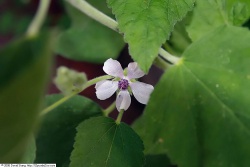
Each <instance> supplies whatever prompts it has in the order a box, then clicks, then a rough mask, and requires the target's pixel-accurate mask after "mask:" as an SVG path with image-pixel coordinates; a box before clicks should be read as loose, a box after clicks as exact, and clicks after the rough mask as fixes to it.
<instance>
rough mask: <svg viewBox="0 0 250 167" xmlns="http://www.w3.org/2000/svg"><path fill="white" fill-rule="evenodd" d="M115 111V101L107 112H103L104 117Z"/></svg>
mask: <svg viewBox="0 0 250 167" xmlns="http://www.w3.org/2000/svg"><path fill="white" fill-rule="evenodd" d="M114 109H115V101H114V102H113V103H112V104H111V105H110V106H109V107H108V108H106V109H105V110H103V114H104V116H106V117H107V116H108V115H109V114H110V113H111V112H112V111H113V110H114Z"/></svg>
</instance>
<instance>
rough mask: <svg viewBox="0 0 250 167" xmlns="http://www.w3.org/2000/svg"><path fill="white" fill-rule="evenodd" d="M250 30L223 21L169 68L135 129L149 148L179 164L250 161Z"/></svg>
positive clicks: (221, 166) (244, 164) (196, 166)
mask: <svg viewBox="0 0 250 167" xmlns="http://www.w3.org/2000/svg"><path fill="white" fill-rule="evenodd" d="M249 40H250V33H249V31H248V30H246V29H242V28H238V27H232V26H222V27H219V28H218V29H216V30H214V31H213V32H211V33H209V34H207V35H206V36H204V37H202V38H201V39H200V40H198V41H197V42H194V43H193V44H191V45H190V47H189V48H188V49H187V50H186V51H185V52H184V56H183V58H182V59H181V61H180V62H179V63H178V64H177V65H175V66H174V67H172V68H171V69H169V70H168V71H166V72H165V74H164V75H163V77H162V78H161V80H160V82H159V83H158V85H157V86H156V87H155V90H154V92H153V94H152V96H151V100H150V102H149V104H148V106H147V107H146V111H145V113H144V115H143V116H142V118H141V119H140V121H139V122H138V123H136V126H135V128H137V127H142V126H143V127H144V130H140V131H139V133H140V135H141V137H142V139H143V141H144V144H145V152H146V153H151V154H156V153H158V154H159V153H167V154H168V155H169V157H170V159H171V162H174V163H176V164H177V165H178V166H179V167H200V166H203V167H211V166H213V167H229V166H241V167H248V166H249V164H250V159H249V157H250V142H249V137H250V123H249V122H250V108H249V101H250V95H249V93H248V91H247V90H248V89H249V87H250V77H249V73H250V69H249V63H250V57H249V54H250V47H249V42H248V41H249Z"/></svg>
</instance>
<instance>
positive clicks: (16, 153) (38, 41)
mask: <svg viewBox="0 0 250 167" xmlns="http://www.w3.org/2000/svg"><path fill="white" fill-rule="evenodd" d="M51 36H52V35H51V34H49V33H41V34H40V35H39V36H37V37H34V38H32V39H30V38H22V39H19V40H17V41H14V42H12V43H10V44H9V45H7V46H6V47H5V48H2V49H1V50H0V111H1V112H0V134H2V135H1V137H0V148H1V149H0V162H2V163H11V162H19V161H20V160H21V158H22V156H23V154H24V152H25V149H26V145H27V142H28V139H29V137H30V136H31V133H32V131H33V130H34V125H35V124H36V121H37V116H38V110H39V109H40V106H41V102H42V97H43V94H44V92H45V87H46V83H47V79H48V73H49V71H50V62H51V61H50V60H51V48H50V47H51V45H52V41H51V38H50V37H51Z"/></svg>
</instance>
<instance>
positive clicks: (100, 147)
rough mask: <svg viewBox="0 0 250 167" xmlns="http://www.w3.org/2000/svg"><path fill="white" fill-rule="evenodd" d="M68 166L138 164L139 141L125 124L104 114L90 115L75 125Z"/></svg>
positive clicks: (138, 166) (137, 166)
mask: <svg viewBox="0 0 250 167" xmlns="http://www.w3.org/2000/svg"><path fill="white" fill-rule="evenodd" d="M70 160H71V163H70V166H71V167H75V166H78V167H90V166H91V167H100V166H103V167H104V166H109V167H118V166H119V167H142V166H143V165H144V155H143V144H142V141H141V140H140V138H139V136H138V135H137V134H136V133H135V132H134V131H133V130H132V129H131V128H130V127H129V126H128V125H126V124H124V123H121V124H119V125H117V124H116V123H115V121H114V120H112V119H111V118H107V117H96V118H91V119H89V120H87V121H84V122H82V123H81V124H80V125H79V126H78V127H77V135H76V138H75V144H74V150H73V152H72V154H71V158H70Z"/></svg>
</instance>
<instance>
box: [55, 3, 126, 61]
mask: <svg viewBox="0 0 250 167" xmlns="http://www.w3.org/2000/svg"><path fill="white" fill-rule="evenodd" d="M90 3H91V4H93V6H97V8H99V9H100V10H101V11H104V12H105V13H106V14H110V13H111V12H110V10H109V9H108V8H107V5H106V3H105V1H100V0H90ZM65 6H66V9H67V12H68V14H69V16H70V17H71V18H72V26H71V28H70V29H68V30H66V31H65V32H63V33H62V34H61V35H60V36H59V37H58V39H57V44H56V48H55V51H56V52H57V53H59V54H61V55H62V56H64V57H67V58H69V59H73V60H78V61H87V62H92V63H103V62H104V61H105V60H107V59H108V58H114V59H116V58H117V57H118V55H119V53H120V51H121V50H122V48H123V47H124V42H123V39H122V37H121V36H120V35H119V34H117V33H116V32H114V31H113V30H110V29H109V28H107V27H105V26H103V25H101V24H100V23H97V22H96V21H95V20H92V19H91V18H89V17H88V16H86V15H84V14H83V13H81V12H80V11H78V10H77V9H75V8H74V7H72V6H71V5H70V4H68V3H65Z"/></svg>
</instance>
